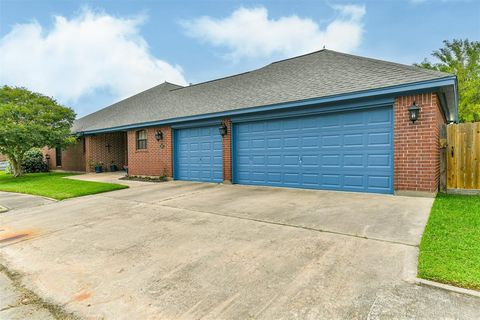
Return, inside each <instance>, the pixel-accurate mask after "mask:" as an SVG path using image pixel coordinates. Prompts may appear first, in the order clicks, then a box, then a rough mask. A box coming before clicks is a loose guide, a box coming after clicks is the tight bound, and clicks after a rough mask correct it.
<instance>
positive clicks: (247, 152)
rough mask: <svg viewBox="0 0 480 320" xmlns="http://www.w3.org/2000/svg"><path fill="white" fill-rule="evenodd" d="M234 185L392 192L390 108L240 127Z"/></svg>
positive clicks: (235, 140) (236, 133)
mask: <svg viewBox="0 0 480 320" xmlns="http://www.w3.org/2000/svg"><path fill="white" fill-rule="evenodd" d="M234 161H235V162H234V182H236V183H242V184H253V185H268V186H286V187H299V188H312V189H330V190H344V191H361V192H376V193H393V112H392V108H391V107H383V108H375V109H362V110H356V111H348V112H341V113H338V112H337V113H328V114H322V115H315V116H308V117H296V118H284V119H274V120H266V121H254V122H244V123H238V124H235V126H234Z"/></svg>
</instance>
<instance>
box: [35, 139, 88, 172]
mask: <svg viewBox="0 0 480 320" xmlns="http://www.w3.org/2000/svg"><path fill="white" fill-rule="evenodd" d="M84 143H85V140H84V138H79V139H78V141H77V142H76V143H75V144H72V145H70V146H69V147H68V148H66V149H65V150H62V165H61V166H57V157H56V151H55V148H53V149H49V148H47V147H45V148H43V154H44V156H46V155H47V154H48V155H49V156H50V159H49V160H48V167H49V169H50V170H65V171H80V172H82V171H85V167H86V163H85V146H84Z"/></svg>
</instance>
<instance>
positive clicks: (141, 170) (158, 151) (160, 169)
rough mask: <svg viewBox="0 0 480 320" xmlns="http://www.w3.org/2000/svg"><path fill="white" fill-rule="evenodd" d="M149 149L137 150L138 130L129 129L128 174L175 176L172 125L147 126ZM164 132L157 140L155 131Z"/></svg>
mask: <svg viewBox="0 0 480 320" xmlns="http://www.w3.org/2000/svg"><path fill="white" fill-rule="evenodd" d="M145 130H146V131H147V149H142V150H137V146H136V135H137V134H136V133H137V130H131V131H128V133H127V136H128V174H129V175H134V176H137V175H138V176H166V177H172V176H173V137H172V129H171V128H170V127H155V128H147V129H145ZM158 130H160V131H161V132H163V140H160V141H157V139H156V138H155V133H156V132H157V131H158Z"/></svg>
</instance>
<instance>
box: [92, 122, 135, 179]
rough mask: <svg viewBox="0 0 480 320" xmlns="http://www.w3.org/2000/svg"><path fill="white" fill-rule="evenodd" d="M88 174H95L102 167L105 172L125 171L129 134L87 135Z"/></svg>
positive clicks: (120, 132) (122, 132)
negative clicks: (98, 167)
mask: <svg viewBox="0 0 480 320" xmlns="http://www.w3.org/2000/svg"><path fill="white" fill-rule="evenodd" d="M84 139H85V161H86V165H85V168H86V172H95V167H96V166H100V167H101V168H102V171H103V172H112V171H118V170H124V169H125V168H126V167H127V165H128V143H127V133H126V132H124V131H119V132H109V133H102V134H95V135H86V136H84Z"/></svg>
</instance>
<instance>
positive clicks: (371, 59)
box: [325, 49, 454, 76]
mask: <svg viewBox="0 0 480 320" xmlns="http://www.w3.org/2000/svg"><path fill="white" fill-rule="evenodd" d="M325 51H326V52H331V53H335V54H338V55H343V56H349V57H353V58H356V59H361V60H370V61H374V62H382V63H385V64H390V65H395V66H399V67H403V68H409V69H410V70H416V71H423V72H427V73H437V74H439V73H440V74H445V75H451V76H453V75H454V74H451V73H448V72H443V71H437V70H430V69H425V68H422V67H417V66H414V65H409V64H403V63H399V62H392V61H388V60H382V59H377V58H370V57H364V56H358V55H355V54H351V53H344V52H339V51H335V50H327V49H325Z"/></svg>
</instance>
